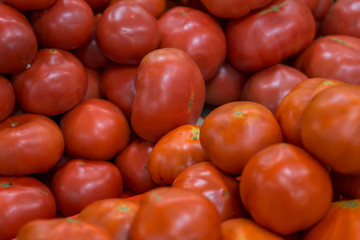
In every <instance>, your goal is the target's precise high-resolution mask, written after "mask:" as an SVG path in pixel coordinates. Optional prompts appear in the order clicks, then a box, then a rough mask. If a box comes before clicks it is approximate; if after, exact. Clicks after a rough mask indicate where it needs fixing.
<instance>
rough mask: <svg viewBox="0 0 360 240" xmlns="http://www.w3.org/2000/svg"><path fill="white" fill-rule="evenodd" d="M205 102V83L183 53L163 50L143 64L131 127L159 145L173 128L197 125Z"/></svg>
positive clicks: (146, 57)
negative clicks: (159, 141) (160, 140)
mask: <svg viewBox="0 0 360 240" xmlns="http://www.w3.org/2000/svg"><path fill="white" fill-rule="evenodd" d="M204 101H205V83H204V79H203V77H202V75H201V72H200V70H199V68H198V66H197V65H196V64H195V62H194V61H193V60H192V59H191V58H190V57H189V56H188V55H187V54H186V53H185V52H183V51H182V50H179V49H175V48H163V49H157V50H155V51H152V52H151V53H149V54H148V55H147V56H145V57H144V59H143V60H142V61H141V63H140V66H139V70H138V77H137V80H136V94H135V98H134V101H133V104H132V109H131V124H132V127H133V129H134V131H135V132H136V134H138V135H139V136H140V137H141V138H143V139H145V140H148V141H153V142H156V141H157V140H158V139H159V138H160V137H162V136H163V135H165V134H166V133H167V132H169V131H171V130H172V129H174V128H176V127H179V126H181V125H184V124H195V123H196V121H197V120H198V119H199V117H200V115H201V111H202V108H203V106H204Z"/></svg>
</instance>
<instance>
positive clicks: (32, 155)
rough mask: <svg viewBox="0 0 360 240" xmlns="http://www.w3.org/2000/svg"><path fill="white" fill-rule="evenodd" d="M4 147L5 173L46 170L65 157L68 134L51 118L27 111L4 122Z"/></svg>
mask: <svg viewBox="0 0 360 240" xmlns="http://www.w3.org/2000/svg"><path fill="white" fill-rule="evenodd" d="M0 149H1V151H0V174H1V175H7V176H11V175H28V174H33V173H42V172H45V171H47V170H49V169H50V168H52V167H53V166H55V164H56V162H57V161H58V160H59V159H60V158H61V156H62V154H63V152H64V137H63V135H62V133H61V130H60V128H59V126H58V125H57V124H56V123H55V122H54V121H53V120H51V119H50V118H47V117H45V116H42V115H37V114H30V113H25V114H20V115H16V116H11V117H9V118H7V119H6V120H5V121H3V122H1V123H0ZM9 159H11V161H9Z"/></svg>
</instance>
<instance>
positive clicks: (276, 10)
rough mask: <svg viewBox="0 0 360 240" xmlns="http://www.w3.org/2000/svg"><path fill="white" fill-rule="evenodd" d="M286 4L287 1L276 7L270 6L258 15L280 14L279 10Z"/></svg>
mask: <svg viewBox="0 0 360 240" xmlns="http://www.w3.org/2000/svg"><path fill="white" fill-rule="evenodd" d="M287 3H288V1H285V2H282V3H280V4H278V5H275V6H271V7H270V8H268V9H265V10H263V11H261V12H260V13H259V15H263V14H266V13H269V12H280V10H281V9H280V8H281V7H282V6H284V5H286V4H287Z"/></svg>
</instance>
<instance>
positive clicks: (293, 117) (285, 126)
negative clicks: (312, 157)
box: [276, 78, 346, 147]
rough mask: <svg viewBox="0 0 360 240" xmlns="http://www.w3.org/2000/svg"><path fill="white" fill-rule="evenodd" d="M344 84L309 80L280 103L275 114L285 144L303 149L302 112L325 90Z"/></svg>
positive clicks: (331, 80)
mask: <svg viewBox="0 0 360 240" xmlns="http://www.w3.org/2000/svg"><path fill="white" fill-rule="evenodd" d="M344 84H346V83H344V82H341V81H338V80H334V79H327V78H309V79H306V80H304V81H303V82H301V83H299V84H298V85H297V86H295V87H294V88H293V89H292V90H291V91H290V92H289V93H288V94H287V95H286V96H285V97H284V98H283V99H282V101H281V102H280V105H279V108H278V110H277V112H276V119H277V120H278V122H279V124H280V127H281V130H282V133H283V136H284V139H285V141H286V142H289V143H291V144H294V145H297V146H299V147H303V143H302V139H301V126H302V119H303V115H304V111H305V109H306V107H307V106H308V105H309V103H310V101H311V99H312V98H313V97H314V96H315V95H316V94H318V93H319V92H321V91H323V90H324V89H326V88H329V87H334V86H340V85H344Z"/></svg>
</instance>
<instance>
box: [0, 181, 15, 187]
mask: <svg viewBox="0 0 360 240" xmlns="http://www.w3.org/2000/svg"><path fill="white" fill-rule="evenodd" d="M12 185H14V183H6V182H0V186H1V187H2V188H9V187H11V186H12Z"/></svg>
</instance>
